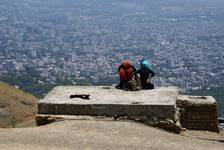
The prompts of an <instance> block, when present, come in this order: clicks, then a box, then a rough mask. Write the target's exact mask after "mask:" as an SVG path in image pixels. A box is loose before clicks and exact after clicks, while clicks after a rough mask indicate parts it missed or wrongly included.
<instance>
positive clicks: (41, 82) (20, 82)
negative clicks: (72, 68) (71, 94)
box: [0, 71, 90, 98]
mask: <svg viewBox="0 0 224 150" xmlns="http://www.w3.org/2000/svg"><path fill="white" fill-rule="evenodd" d="M0 81H2V82H5V83H8V84H10V85H12V86H15V85H16V86H19V88H21V89H22V90H24V91H26V92H29V93H32V94H33V95H34V96H36V97H38V98H43V97H44V96H45V95H46V94H47V93H48V92H49V91H50V90H52V89H53V88H54V87H55V86H59V85H74V84H73V83H74V82H75V83H76V85H80V86H86V85H90V82H89V81H88V80H87V79H73V80H72V79H65V80H59V79H58V80H57V82H56V84H54V83H50V82H48V81H46V78H42V77H40V75H39V73H38V72H35V71H30V72H27V73H23V74H20V75H18V74H13V73H11V74H7V75H4V76H1V77H0Z"/></svg>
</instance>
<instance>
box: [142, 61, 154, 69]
mask: <svg viewBox="0 0 224 150" xmlns="http://www.w3.org/2000/svg"><path fill="white" fill-rule="evenodd" d="M140 65H141V69H152V65H151V63H150V62H148V61H146V60H144V59H143V60H142V61H141V64H140Z"/></svg>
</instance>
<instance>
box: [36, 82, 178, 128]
mask: <svg viewBox="0 0 224 150" xmlns="http://www.w3.org/2000/svg"><path fill="white" fill-rule="evenodd" d="M83 94H84V98H83V97H82V98H80V97H79V96H83ZM71 95H72V96H74V97H75V98H70V96H71ZM86 95H89V99H85V96H86ZM178 95H179V93H178V89H177V88H175V87H169V88H157V89H154V90H141V91H124V90H119V89H115V88H114V87H102V86H81V87H80V86H59V87H56V88H54V89H53V90H52V91H51V92H50V93H49V94H48V95H47V96H46V97H45V98H44V99H43V100H40V101H39V102H38V114H53V115H84V116H85V115H89V116H111V117H114V116H115V117H116V118H123V117H125V118H126V117H127V118H129V119H132V120H139V121H141V122H144V123H147V124H150V125H155V126H160V127H161V128H163V129H167V130H172V131H173V130H177V131H180V126H179V124H178V115H177V112H176V99H177V97H178ZM77 96H78V97H77ZM87 98H88V97H87ZM40 120H41V119H40ZM39 123H40V124H42V123H41V122H39Z"/></svg>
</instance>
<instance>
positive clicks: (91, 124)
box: [0, 120, 224, 150]
mask: <svg viewBox="0 0 224 150" xmlns="http://www.w3.org/2000/svg"><path fill="white" fill-rule="evenodd" d="M0 149H7V150H8V149H9V150H13V149H15V150H20V149H21V150H24V149H25V150H26V149H27V150H39V149H47V150H50V149H60V150H64V149H128V150H130V149H151V150H189V149H194V150H205V149H206V150H223V149H224V136H222V135H220V134H216V133H210V132H196V131H187V132H184V133H182V134H180V135H177V134H173V133H169V132H166V131H163V130H160V129H156V128H153V127H149V126H146V125H143V124H140V123H135V122H128V121H106V120H102V121H99V120H98V121H96V120H67V121H61V122H55V123H52V124H49V125H46V126H41V127H30V128H15V129H13V128H11V129H0Z"/></svg>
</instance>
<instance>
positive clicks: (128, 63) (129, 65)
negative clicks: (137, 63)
mask: <svg viewBox="0 0 224 150" xmlns="http://www.w3.org/2000/svg"><path fill="white" fill-rule="evenodd" d="M122 66H123V67H124V68H130V67H131V63H130V62H129V61H128V60H125V61H123V62H122Z"/></svg>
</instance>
